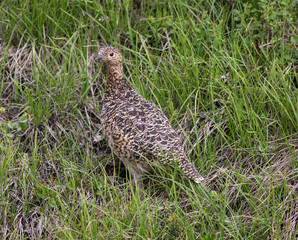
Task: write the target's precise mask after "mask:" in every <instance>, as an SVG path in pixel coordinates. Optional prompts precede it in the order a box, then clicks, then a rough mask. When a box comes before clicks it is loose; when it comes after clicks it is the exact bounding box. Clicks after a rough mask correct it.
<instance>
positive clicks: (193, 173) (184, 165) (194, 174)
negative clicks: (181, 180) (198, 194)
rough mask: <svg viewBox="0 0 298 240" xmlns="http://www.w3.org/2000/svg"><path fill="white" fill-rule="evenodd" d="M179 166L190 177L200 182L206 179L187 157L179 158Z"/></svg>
mask: <svg viewBox="0 0 298 240" xmlns="http://www.w3.org/2000/svg"><path fill="white" fill-rule="evenodd" d="M178 166H179V168H180V169H181V170H182V171H183V172H184V173H185V174H186V176H187V177H188V178H190V179H193V180H194V181H195V182H196V183H200V182H202V181H203V180H204V178H203V177H202V175H201V174H200V173H199V172H198V171H197V170H196V169H195V168H194V166H193V165H192V164H191V163H190V162H189V161H188V159H187V158H186V157H185V158H184V157H183V158H180V159H179V161H178Z"/></svg>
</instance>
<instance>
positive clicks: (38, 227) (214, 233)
mask: <svg viewBox="0 0 298 240" xmlns="http://www.w3.org/2000/svg"><path fill="white" fill-rule="evenodd" d="M296 4H297V3H296V1H291V0H272V1H266V0H260V1H257V0H251V1H249V0H244V1H240V0H234V1H232V0H229V1H228V0H221V1H216V0H207V1H202V0H197V1H190V0H168V1H157V0H152V1H138V0H136V1H131V0H123V1H112V0H106V1H101V2H100V1H96V0H86V1H79V0H73V1H56V0H48V1H36V0H34V1H28V0H27V1H10V0H2V1H1V2H0V44H1V49H0V139H1V141H0V238H1V239H126V238H128V239H130V238H133V239H205V240H207V239H295V238H297V236H298V204H297V202H298V199H297V194H298V185H297V182H298V171H297V169H298V168H297V167H298V166H297V165H298V164H297V149H298V148H297V146H298V134H297V129H298V124H297V120H298V111H297V110H298V109H297V108H298V104H297V86H298V84H297V72H296V70H297V68H296V67H297V65H296V64H297V50H296V46H297V42H298V37H297V35H296V34H297V29H296V27H297V19H296V14H297V12H296V10H297V5H296ZM107 44H109V45H113V46H115V47H118V48H119V49H120V50H121V52H122V53H123V55H124V57H125V74H126V77H127V80H128V81H129V82H130V83H131V85H132V86H133V87H134V88H135V89H136V90H137V91H138V92H139V93H140V94H141V95H143V96H144V97H146V98H147V99H149V100H151V101H153V102H154V103H155V104H157V105H158V106H159V107H160V108H161V109H162V110H163V111H164V112H165V113H166V114H167V116H168V117H169V119H170V122H171V124H172V126H173V127H174V128H175V129H177V132H179V133H180V135H181V138H182V139H183V142H184V144H185V149H186V150H187V153H188V156H189V158H190V159H191V161H192V162H193V163H194V164H195V165H196V167H197V169H198V170H199V172H200V173H201V174H202V175H204V176H205V177H206V182H205V185H203V184H199V185H198V184H195V183H194V182H192V181H189V180H188V179H187V178H186V177H185V176H184V175H183V174H182V173H181V172H180V171H178V170H177V169H167V170H164V171H162V172H161V173H157V174H152V175H150V176H148V179H146V181H145V186H146V187H145V189H144V193H143V194H140V193H139V191H138V190H137V189H135V188H134V186H133V184H130V181H129V179H130V176H129V173H128V172H127V171H126V170H125V167H124V166H123V165H122V164H121V163H120V162H119V160H118V159H117V157H115V156H114V155H113V154H112V153H111V152H110V150H109V148H108V147H107V143H106V141H105V140H104V139H103V137H102V135H101V122H100V119H99V116H100V109H101V99H102V97H103V94H104V88H105V87H104V86H105V84H104V82H105V73H104V72H103V71H102V67H101V65H100V63H98V62H96V61H94V57H95V55H96V53H97V50H98V48H99V47H100V46H102V45H107Z"/></svg>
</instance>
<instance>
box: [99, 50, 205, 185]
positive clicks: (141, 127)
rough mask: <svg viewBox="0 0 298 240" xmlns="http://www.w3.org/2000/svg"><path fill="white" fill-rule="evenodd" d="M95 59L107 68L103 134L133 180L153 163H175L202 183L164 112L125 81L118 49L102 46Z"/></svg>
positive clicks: (146, 170) (189, 175)
mask: <svg viewBox="0 0 298 240" xmlns="http://www.w3.org/2000/svg"><path fill="white" fill-rule="evenodd" d="M96 59H101V60H102V61H103V62H104V63H105V64H106V66H107V83H106V92H105V97H104V104H103V109H102V119H103V124H104V135H105V137H106V139H107V141H108V144H109V146H110V147H111V149H112V150H113V151H114V152H115V154H116V155H117V156H118V157H119V158H120V159H121V161H122V162H123V163H124V165H125V166H126V167H127V168H128V169H129V170H130V172H131V173H132V175H133V176H134V178H136V179H138V178H140V177H142V176H143V175H144V174H145V173H146V172H150V170H151V165H152V164H150V163H152V162H154V163H158V164H159V165H161V166H162V165H163V164H166V163H168V164H170V165H171V166H174V164H175V161H176V162H177V165H178V166H179V168H180V169H181V170H182V171H183V172H184V173H185V174H186V175H187V177H189V178H192V179H193V180H194V181H195V182H197V183H199V182H201V181H202V180H203V177H202V176H201V175H200V174H199V173H198V171H197V170H196V169H195V168H194V167H193V166H192V165H191V164H190V162H189V161H188V159H187V157H186V154H185V152H184V150H183V146H182V144H181V142H180V139H179V137H178V135H177V134H176V132H175V131H174V130H173V129H172V127H171V125H170V123H169V121H168V119H167V118H166V116H165V115H164V113H163V112H162V111H161V110H160V109H158V108H157V107H156V106H155V105H154V104H153V103H151V102H149V101H147V100H146V99H144V98H143V97H142V96H141V95H140V94H138V93H137V92H136V91H135V90H134V89H133V88H132V87H131V86H130V85H129V84H128V83H127V82H126V80H125V79H124V76H123V66H122V56H121V53H120V52H119V50H118V49H116V48H114V47H102V48H101V49H100V50H99V53H98V55H97V56H96Z"/></svg>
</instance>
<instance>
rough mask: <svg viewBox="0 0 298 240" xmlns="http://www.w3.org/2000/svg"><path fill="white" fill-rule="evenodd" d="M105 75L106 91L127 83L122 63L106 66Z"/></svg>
mask: <svg viewBox="0 0 298 240" xmlns="http://www.w3.org/2000/svg"><path fill="white" fill-rule="evenodd" d="M107 75H108V76H107V77H108V78H107V83H106V92H107V91H113V90H114V89H116V88H119V87H121V86H123V85H124V84H127V83H126V81H125V79H124V75H123V66H122V65H117V66H108V68H107Z"/></svg>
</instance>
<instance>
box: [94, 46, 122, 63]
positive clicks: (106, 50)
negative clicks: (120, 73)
mask: <svg viewBox="0 0 298 240" xmlns="http://www.w3.org/2000/svg"><path fill="white" fill-rule="evenodd" d="M95 60H102V61H103V62H104V63H105V64H107V65H108V66H117V65H122V56H121V53H120V52H119V50H118V49H117V48H114V47H112V46H107V47H102V48H100V49H99V52H98V54H97V55H96V57H95Z"/></svg>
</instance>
